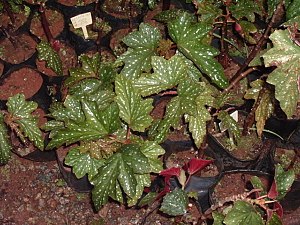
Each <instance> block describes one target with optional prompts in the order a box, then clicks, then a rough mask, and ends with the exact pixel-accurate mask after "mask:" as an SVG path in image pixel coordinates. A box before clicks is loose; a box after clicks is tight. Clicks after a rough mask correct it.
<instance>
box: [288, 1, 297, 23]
mask: <svg viewBox="0 0 300 225" xmlns="http://www.w3.org/2000/svg"><path fill="white" fill-rule="evenodd" d="M299 14H300V1H298V0H294V1H291V4H289V5H288V7H287V9H286V17H287V20H289V19H292V18H294V17H296V16H299Z"/></svg>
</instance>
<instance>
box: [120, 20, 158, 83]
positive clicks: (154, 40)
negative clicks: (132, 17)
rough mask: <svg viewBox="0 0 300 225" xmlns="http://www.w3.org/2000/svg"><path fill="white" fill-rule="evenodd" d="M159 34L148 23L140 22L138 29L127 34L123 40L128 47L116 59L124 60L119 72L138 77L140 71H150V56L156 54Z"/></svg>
mask: <svg viewBox="0 0 300 225" xmlns="http://www.w3.org/2000/svg"><path fill="white" fill-rule="evenodd" d="M160 38H161V34H160V32H159V30H158V29H157V28H155V27H152V26H151V25H149V24H146V23H141V24H140V26H139V30H138V31H133V32H131V33H130V34H128V35H127V36H126V37H125V38H124V39H123V42H124V43H125V44H126V45H127V46H128V47H129V48H128V50H127V51H126V52H125V53H124V54H122V55H121V56H120V57H119V58H118V59H117V62H118V61H122V62H124V64H125V65H124V68H123V69H122V71H121V73H122V74H123V75H124V76H125V77H127V78H134V79H136V78H139V77H140V75H141V73H142V72H150V70H151V68H152V66H151V57H152V56H154V55H156V48H157V47H158V43H159V40H160Z"/></svg>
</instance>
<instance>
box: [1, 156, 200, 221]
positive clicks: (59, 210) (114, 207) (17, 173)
mask: <svg viewBox="0 0 300 225" xmlns="http://www.w3.org/2000/svg"><path fill="white" fill-rule="evenodd" d="M0 181H1V183H0V224H1V225H32V224H37V225H44V224H45V225H52V224H53V225H54V224H55V225H119V224H120V225H121V224H122V225H135V224H139V222H140V221H141V218H142V217H143V216H144V213H145V210H144V209H140V210H136V209H133V208H131V209H127V208H126V207H125V206H121V205H119V204H117V203H114V202H110V203H108V204H107V205H106V206H104V207H103V208H102V209H101V210H100V211H99V212H94V211H93V206H92V203H91V197H90V194H89V193H77V192H75V191H73V190H72V189H71V188H70V187H68V186H67V185H66V183H65V181H64V180H63V179H62V177H61V174H60V172H59V169H58V166H57V164H56V162H42V163H41V162H32V161H28V160H25V159H22V158H19V157H17V156H16V155H13V157H12V159H11V160H10V162H9V163H8V164H7V165H5V166H2V167H0ZM178 221H181V223H178ZM188 221H190V222H188ZM195 221H196V218H195V216H194V215H192V214H187V215H186V216H185V217H184V218H183V217H181V218H167V217H164V216H162V215H161V214H159V213H156V212H154V213H152V214H151V215H150V216H149V217H147V222H146V223H145V225H172V224H195Z"/></svg>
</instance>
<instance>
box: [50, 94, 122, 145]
mask: <svg viewBox="0 0 300 225" xmlns="http://www.w3.org/2000/svg"><path fill="white" fill-rule="evenodd" d="M70 98H71V99H73V100H74V103H76V104H75V105H76V106H77V107H76V108H75V109H74V110H76V111H73V112H72V109H71V108H70V109H66V111H68V110H69V111H71V112H70V113H66V116H68V115H72V116H73V118H77V117H78V116H79V115H80V118H79V119H78V120H74V119H72V118H69V119H68V117H66V118H65V120H66V121H67V123H66V124H65V127H64V128H61V129H59V130H55V133H54V134H53V136H52V140H51V141H50V143H49V144H48V146H47V148H48V149H51V148H54V147H58V146H60V145H62V144H65V143H66V144H71V143H74V142H77V141H80V140H84V141H89V140H96V139H99V138H101V137H104V136H105V135H107V134H110V133H113V132H114V131H116V130H117V129H119V127H120V124H121V122H120V120H119V116H118V114H119V112H118V107H117V106H116V105H115V103H112V104H111V105H109V106H108V107H107V108H106V109H104V110H99V109H98V106H97V104H96V103H95V102H91V101H86V100H81V101H80V102H79V103H80V105H78V104H77V103H78V101H76V99H74V98H72V97H69V99H70ZM73 114H74V115H73Z"/></svg>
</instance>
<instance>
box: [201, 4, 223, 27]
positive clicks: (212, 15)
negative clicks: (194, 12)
mask: <svg viewBox="0 0 300 225" xmlns="http://www.w3.org/2000/svg"><path fill="white" fill-rule="evenodd" d="M221 6H222V4H221V2H219V1H214V0H203V1H198V2H197V8H198V14H199V15H200V21H201V22H205V23H208V24H213V22H214V21H215V20H216V18H218V17H219V16H220V15H222V10H221V8H220V7H221Z"/></svg>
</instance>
